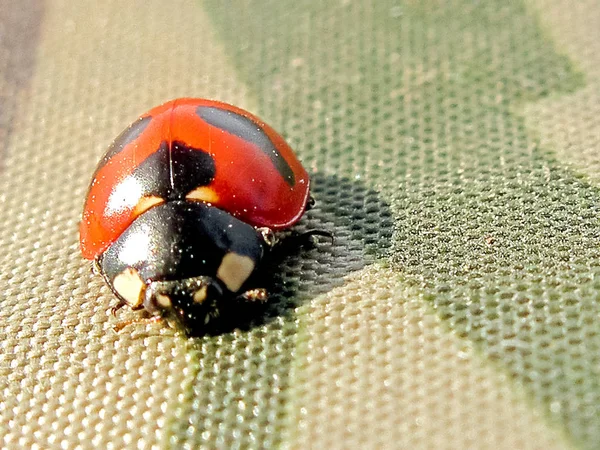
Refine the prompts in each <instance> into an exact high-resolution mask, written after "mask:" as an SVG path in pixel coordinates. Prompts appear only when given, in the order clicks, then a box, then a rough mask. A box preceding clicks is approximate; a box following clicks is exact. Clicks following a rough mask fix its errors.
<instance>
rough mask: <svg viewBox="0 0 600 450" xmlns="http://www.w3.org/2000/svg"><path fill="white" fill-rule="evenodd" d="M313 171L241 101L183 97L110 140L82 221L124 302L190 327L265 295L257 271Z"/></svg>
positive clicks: (93, 256)
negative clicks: (224, 305) (226, 303)
mask: <svg viewBox="0 0 600 450" xmlns="http://www.w3.org/2000/svg"><path fill="white" fill-rule="evenodd" d="M309 187H310V180H309V176H308V174H307V172H306V170H305V169H304V168H303V167H302V164H301V163H300V162H299V161H298V159H297V157H296V156H295V155H294V152H293V151H292V149H291V148H290V147H289V146H288V144H287V143H286V142H285V141H284V139H283V138H282V137H281V136H280V135H279V134H278V133H277V132H275V131H274V130H273V129H272V128H271V127H270V126H269V125H267V124H266V123H264V122H263V121H262V120H260V119H259V118H257V117H256V116H254V115H252V114H250V113H249V112H247V111H245V110H243V109H240V108H237V107H235V106H232V105H229V104H226V103H222V102H218V101H212V100H205V99H196V98H181V99H176V100H172V101H170V102H167V103H165V104H163V105H160V106H157V107H155V108H154V109H151V110H150V111H149V112H147V113H146V114H144V115H142V116H141V117H140V118H139V119H137V120H136V121H135V122H133V123H132V124H131V125H130V126H129V127H128V128H127V129H125V130H124V131H123V132H122V133H121V134H120V135H119V136H118V137H117V138H116V139H115V140H114V142H113V143H112V144H111V145H110V147H109V148H108V150H107V151H106V153H105V154H104V156H103V157H102V159H101V160H100V162H99V164H98V166H97V168H96V171H95V173H94V175H93V178H92V182H91V184H90V187H89V191H88V195H87V199H86V201H85V207H84V211H83V217H82V221H81V226H80V245H81V251H82V254H83V256H84V257H85V258H87V259H90V260H93V261H94V268H95V271H96V272H99V273H100V274H101V275H102V277H103V278H104V280H105V281H106V283H107V284H108V286H109V287H110V289H111V290H112V292H113V293H114V294H115V295H116V297H117V298H118V299H119V303H118V305H117V306H116V307H115V308H113V312H114V311H116V310H117V309H119V308H121V307H123V306H129V307H131V308H132V309H134V310H139V309H145V310H146V311H147V312H148V313H149V314H150V315H151V319H150V320H160V319H162V318H166V319H167V320H168V321H169V322H171V319H175V320H176V321H177V322H178V323H179V324H181V325H182V326H183V327H184V328H193V327H195V326H196V325H197V324H198V323H200V324H206V323H208V322H209V321H210V320H211V318H213V317H215V316H217V315H218V308H219V305H220V304H221V302H222V301H223V300H225V299H234V298H242V299H247V300H265V299H266V296H267V294H266V291H265V289H264V288H251V287H250V286H249V284H248V281H249V279H251V277H252V275H253V274H254V273H255V272H256V269H257V267H258V266H259V264H260V262H261V260H262V259H263V258H264V256H265V254H266V253H267V252H269V251H270V250H271V248H272V247H273V246H274V245H275V244H276V242H277V237H276V236H277V235H276V234H275V233H276V232H277V231H280V230H285V229H287V228H289V227H291V226H292V225H294V224H295V223H296V222H298V220H300V218H301V217H302V215H303V214H304V212H305V210H306V209H307V208H308V207H309V206H310V202H309V199H310V194H309Z"/></svg>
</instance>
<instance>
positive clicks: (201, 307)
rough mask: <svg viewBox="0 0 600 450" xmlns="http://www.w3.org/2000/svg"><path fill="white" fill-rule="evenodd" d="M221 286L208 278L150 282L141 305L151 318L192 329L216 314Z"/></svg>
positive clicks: (217, 312)
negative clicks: (159, 317) (156, 317)
mask: <svg viewBox="0 0 600 450" xmlns="http://www.w3.org/2000/svg"><path fill="white" fill-rule="evenodd" d="M223 296H224V292H223V287H222V286H221V284H220V283H219V282H218V280H215V279H213V278H211V277H208V276H198V277H194V278H187V279H184V280H175V281H151V282H150V283H148V285H147V286H146V289H145V291H144V300H143V306H144V309H145V310H146V311H148V312H149V313H150V314H152V315H157V316H164V317H165V318H167V320H171V319H173V320H174V321H176V322H178V323H180V324H181V325H183V327H184V328H194V327H195V326H198V325H202V324H204V325H206V324H207V323H208V322H210V321H211V320H212V319H213V318H215V317H218V315H219V300H220V299H222V298H223Z"/></svg>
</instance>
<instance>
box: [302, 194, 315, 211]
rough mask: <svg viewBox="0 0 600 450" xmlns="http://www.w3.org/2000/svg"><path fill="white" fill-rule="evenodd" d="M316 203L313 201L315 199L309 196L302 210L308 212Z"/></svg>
mask: <svg viewBox="0 0 600 450" xmlns="http://www.w3.org/2000/svg"><path fill="white" fill-rule="evenodd" d="M316 203H317V201H316V200H315V198H314V197H313V196H312V195H309V196H308V201H307V202H306V206H305V208H304V211H309V210H311V209H313V208H314V206H315V204H316Z"/></svg>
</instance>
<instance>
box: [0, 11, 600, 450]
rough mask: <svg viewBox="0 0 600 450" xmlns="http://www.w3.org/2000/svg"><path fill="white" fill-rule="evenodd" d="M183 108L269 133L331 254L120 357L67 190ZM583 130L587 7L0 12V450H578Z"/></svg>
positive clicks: (598, 54)
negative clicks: (297, 174)
mask: <svg viewBox="0 0 600 450" xmlns="http://www.w3.org/2000/svg"><path fill="white" fill-rule="evenodd" d="M182 96H193V97H209V98H216V99H219V100H223V101H228V102H231V103H233V104H236V105H239V106H241V107H243V108H246V109H248V110H250V111H252V112H254V113H256V114H257V115H259V116H260V117H261V118H263V119H265V120H266V121H267V122H268V123H270V124H272V125H273V127H274V128H275V129H276V130H278V131H279V132H281V133H282V134H283V135H284V136H285V137H286V139H287V140H288V142H289V143H290V145H291V146H292V147H293V148H295V149H296V151H297V154H298V156H299V157H300V159H301V160H302V161H303V162H304V164H305V167H306V168H307V169H308V170H309V172H310V173H311V175H312V178H313V184H314V188H313V194H314V196H315V198H316V200H317V206H316V207H315V208H314V209H313V210H311V211H309V213H308V214H307V215H306V216H305V217H304V219H303V220H302V221H301V223H300V224H299V225H298V230H306V229H310V228H322V229H328V230H331V231H333V233H334V234H335V242H334V244H333V245H330V244H327V243H323V244H321V245H318V246H317V247H315V248H312V249H306V250H304V251H301V252H298V253H294V254H291V255H290V256H289V257H288V258H286V259H284V260H283V261H281V262H280V264H278V265H276V266H272V267H269V270H270V271H271V273H272V276H271V277H270V278H271V279H270V281H269V286H268V288H269V290H270V291H271V292H272V296H271V300H270V302H269V303H268V305H266V306H265V307H264V308H263V309H261V310H260V311H259V313H258V314H254V315H250V316H249V317H248V318H247V320H244V321H243V323H242V322H240V323H239V324H234V327H233V328H232V329H231V330H228V331H226V332H223V333H221V334H219V335H216V336H205V337H198V338H188V337H186V336H184V335H183V334H181V333H178V332H177V331H176V330H173V329H170V328H168V327H165V326H162V325H160V324H159V325H147V326H145V325H136V326H131V327H128V328H126V329H125V330H124V331H123V332H121V333H119V334H116V333H114V332H113V331H112V327H113V325H114V324H115V323H116V322H117V321H118V320H126V319H128V318H133V317H136V313H132V312H127V311H124V312H123V313H122V314H121V315H120V317H119V319H114V318H112V317H111V316H110V313H109V310H110V307H111V306H112V305H114V304H115V299H114V297H113V296H112V294H111V293H110V291H109V290H108V288H107V287H105V286H104V285H103V283H102V281H101V280H100V278H99V277H96V276H94V275H92V273H91V272H90V267H89V263H88V262H87V261H85V260H83V259H82V258H81V256H80V254H79V249H78V234H77V229H78V222H79V218H80V212H81V207H82V204H83V200H84V196H85V192H86V189H87V185H88V183H89V179H90V176H91V174H92V172H93V170H94V167H95V165H96V163H97V161H98V158H99V157H100V156H101V155H102V153H103V152H104V150H105V148H106V147H107V146H108V144H109V143H110V142H111V140H112V139H113V138H114V137H115V136H116V135H117V134H118V133H119V132H120V131H121V130H122V129H123V128H124V127H125V126H126V125H127V124H129V123H130V122H131V121H132V120H133V119H135V118H136V117H137V116H138V115H139V114H140V113H142V112H144V111H146V110H148V109H149V108H151V107H152V106H155V105H157V104H160V103H162V102H164V101H166V100H169V99H172V98H176V97H182ZM599 113H600V4H599V3H598V2H596V1H592V0H584V1H566V0H553V1H550V0H519V1H511V2H506V1H501V0H497V1H487V2H473V1H470V0H445V1H444V0H439V1H433V0H432V1H409V0H406V1H402V2H398V1H388V0H382V1H380V0H366V1H351V0H336V1H331V2H312V1H309V0H295V1H289V0H268V1H260V2H259V1H256V0H240V1H236V2H222V1H218V0H205V1H202V2H198V1H184V0H176V1H172V2H160V1H154V0H153V1H148V0H146V1H141V0H132V1H128V2H119V1H117V0H106V1H103V2H91V3H86V2H72V1H68V0H41V1H34V0H23V1H20V2H11V1H9V0H0V144H1V145H0V249H2V250H1V252H0V444H1V445H2V446H3V447H4V448H11V449H12V448H39V449H47V448H82V449H86V448H108V449H111V448H114V449H121V448H132V449H133V448H140V449H146V448H199V447H206V448H306V447H309V448H312V447H314V448H411V449H414V448H448V449H454V448H476V449H483V448H493V449H498V448H544V449H549V448H557V449H562V448H590V449H593V448H599V447H600V406H599V405H600V383H599V381H598V380H599V379H600V378H599V372H600V356H599V355H600V353H599V350H600V330H599V327H598V314H599V312H600V307H599V305H598V300H599V298H600V284H599V283H598V281H597V278H596V275H600V262H599V258H598V256H599V253H600V251H599V247H598V238H599V235H600V224H599V223H598V209H599V205H600V190H599V188H598V182H599V180H600V169H599V168H600V114H599Z"/></svg>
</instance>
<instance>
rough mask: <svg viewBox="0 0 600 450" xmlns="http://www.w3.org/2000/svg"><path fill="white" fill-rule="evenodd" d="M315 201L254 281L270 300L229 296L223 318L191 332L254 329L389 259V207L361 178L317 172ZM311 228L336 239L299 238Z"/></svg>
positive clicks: (313, 187)
mask: <svg viewBox="0 0 600 450" xmlns="http://www.w3.org/2000/svg"><path fill="white" fill-rule="evenodd" d="M311 186H312V187H311V193H312V195H313V197H314V199H315V205H314V206H313V207H312V208H311V209H310V210H309V211H307V213H306V214H305V215H304V217H303V218H302V220H301V221H300V223H299V224H297V226H295V227H294V229H293V232H292V234H291V235H290V236H288V237H287V238H286V237H285V235H283V240H282V245H281V246H278V248H277V247H276V248H275V249H274V250H273V251H272V252H271V254H269V255H268V256H267V257H266V258H265V261H264V262H263V263H262V265H261V268H260V269H259V273H258V275H256V276H255V278H254V279H253V280H252V281H251V283H252V284H253V285H255V286H256V287H263V288H266V290H267V292H268V294H269V297H268V300H267V301H266V302H263V303H261V302H248V301H243V300H229V302H232V303H233V304H229V305H223V306H222V307H221V309H220V315H219V317H218V318H216V319H214V320H213V321H211V322H210V323H209V324H208V325H203V326H201V327H198V329H197V330H196V329H193V330H189V331H188V334H190V335H191V336H201V335H218V334H223V333H228V332H231V331H233V330H234V329H240V330H249V329H251V328H253V327H258V326H262V325H265V324H267V323H269V322H271V321H272V320H274V319H276V318H278V317H282V316H291V315H292V314H293V312H294V310H295V309H296V308H297V307H299V306H300V305H302V304H304V303H305V302H307V301H309V300H310V299H312V298H314V297H315V296H317V295H319V294H322V293H325V292H327V291H329V290H331V289H332V288H334V287H336V286H340V285H341V284H342V283H343V278H344V277H345V276H346V275H348V274H350V273H352V272H355V271H358V270H360V269H362V268H363V267H365V266H366V265H369V264H371V263H373V262H374V261H376V260H377V259H381V258H384V257H385V256H386V255H387V254H388V252H389V249H390V247H391V238H392V232H393V220H392V213H391V211H390V208H389V205H388V204H387V203H386V202H385V201H383V200H382V199H381V197H380V195H379V193H378V192H376V191H374V190H373V189H370V188H368V187H366V186H365V185H364V184H363V183H362V182H360V181H359V180H350V179H348V178H339V177H336V176H333V175H322V174H315V175H313V176H312V180H311ZM309 230H322V231H324V232H326V233H331V234H332V235H333V239H330V238H328V237H325V236H314V237H313V238H316V239H312V240H311V239H299V238H298V237H299V236H302V234H303V233H305V232H307V231H309Z"/></svg>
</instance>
